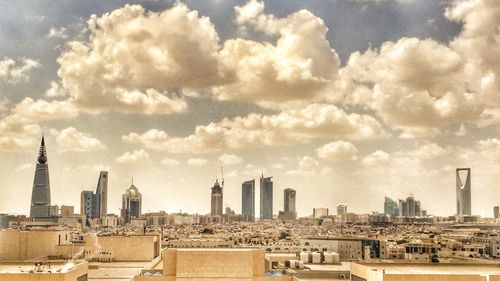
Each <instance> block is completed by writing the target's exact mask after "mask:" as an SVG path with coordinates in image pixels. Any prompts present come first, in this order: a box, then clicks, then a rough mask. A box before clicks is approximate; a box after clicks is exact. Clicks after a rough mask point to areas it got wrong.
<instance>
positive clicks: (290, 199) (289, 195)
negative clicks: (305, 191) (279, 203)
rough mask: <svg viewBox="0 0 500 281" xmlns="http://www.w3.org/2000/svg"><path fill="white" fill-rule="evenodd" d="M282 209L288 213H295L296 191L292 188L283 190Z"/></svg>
mask: <svg viewBox="0 0 500 281" xmlns="http://www.w3.org/2000/svg"><path fill="white" fill-rule="evenodd" d="M283 193H284V196H283V197H284V203H283V205H284V207H283V208H284V211H285V212H288V213H295V212H296V210H295V197H296V195H297V192H296V191H295V190H294V189H291V188H287V189H285V190H284V192H283Z"/></svg>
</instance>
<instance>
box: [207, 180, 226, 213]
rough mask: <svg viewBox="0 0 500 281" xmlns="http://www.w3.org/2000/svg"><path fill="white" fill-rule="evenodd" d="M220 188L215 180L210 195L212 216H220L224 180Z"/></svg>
mask: <svg viewBox="0 0 500 281" xmlns="http://www.w3.org/2000/svg"><path fill="white" fill-rule="evenodd" d="M222 184H223V185H222V186H221V185H220V184H219V181H218V180H215V183H214V186H213V187H212V194H211V212H210V214H211V215H212V216H222V201H223V195H222V192H223V188H224V180H222Z"/></svg>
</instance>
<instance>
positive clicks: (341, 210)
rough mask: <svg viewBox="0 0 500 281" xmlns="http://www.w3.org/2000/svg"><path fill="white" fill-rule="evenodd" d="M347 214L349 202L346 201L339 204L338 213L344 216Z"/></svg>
mask: <svg viewBox="0 0 500 281" xmlns="http://www.w3.org/2000/svg"><path fill="white" fill-rule="evenodd" d="M345 214H347V204H346V203H342V204H338V205H337V215H338V216H342V215H345Z"/></svg>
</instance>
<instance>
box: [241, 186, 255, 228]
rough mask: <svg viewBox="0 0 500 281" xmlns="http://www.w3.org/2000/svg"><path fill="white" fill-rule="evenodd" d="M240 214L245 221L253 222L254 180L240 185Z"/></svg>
mask: <svg viewBox="0 0 500 281" xmlns="http://www.w3.org/2000/svg"><path fill="white" fill-rule="evenodd" d="M241 214H243V217H244V218H245V220H247V221H254V220H255V180H250V181H246V182H244V183H243V184H241Z"/></svg>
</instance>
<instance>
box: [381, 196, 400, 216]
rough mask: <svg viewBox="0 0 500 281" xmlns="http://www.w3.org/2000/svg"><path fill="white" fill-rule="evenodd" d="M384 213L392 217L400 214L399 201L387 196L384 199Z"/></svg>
mask: <svg viewBox="0 0 500 281" xmlns="http://www.w3.org/2000/svg"><path fill="white" fill-rule="evenodd" d="M384 214H386V215H388V216H391V217H397V216H399V207H398V203H397V202H396V201H394V200H392V199H391V198H389V197H387V196H386V197H385V200H384Z"/></svg>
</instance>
